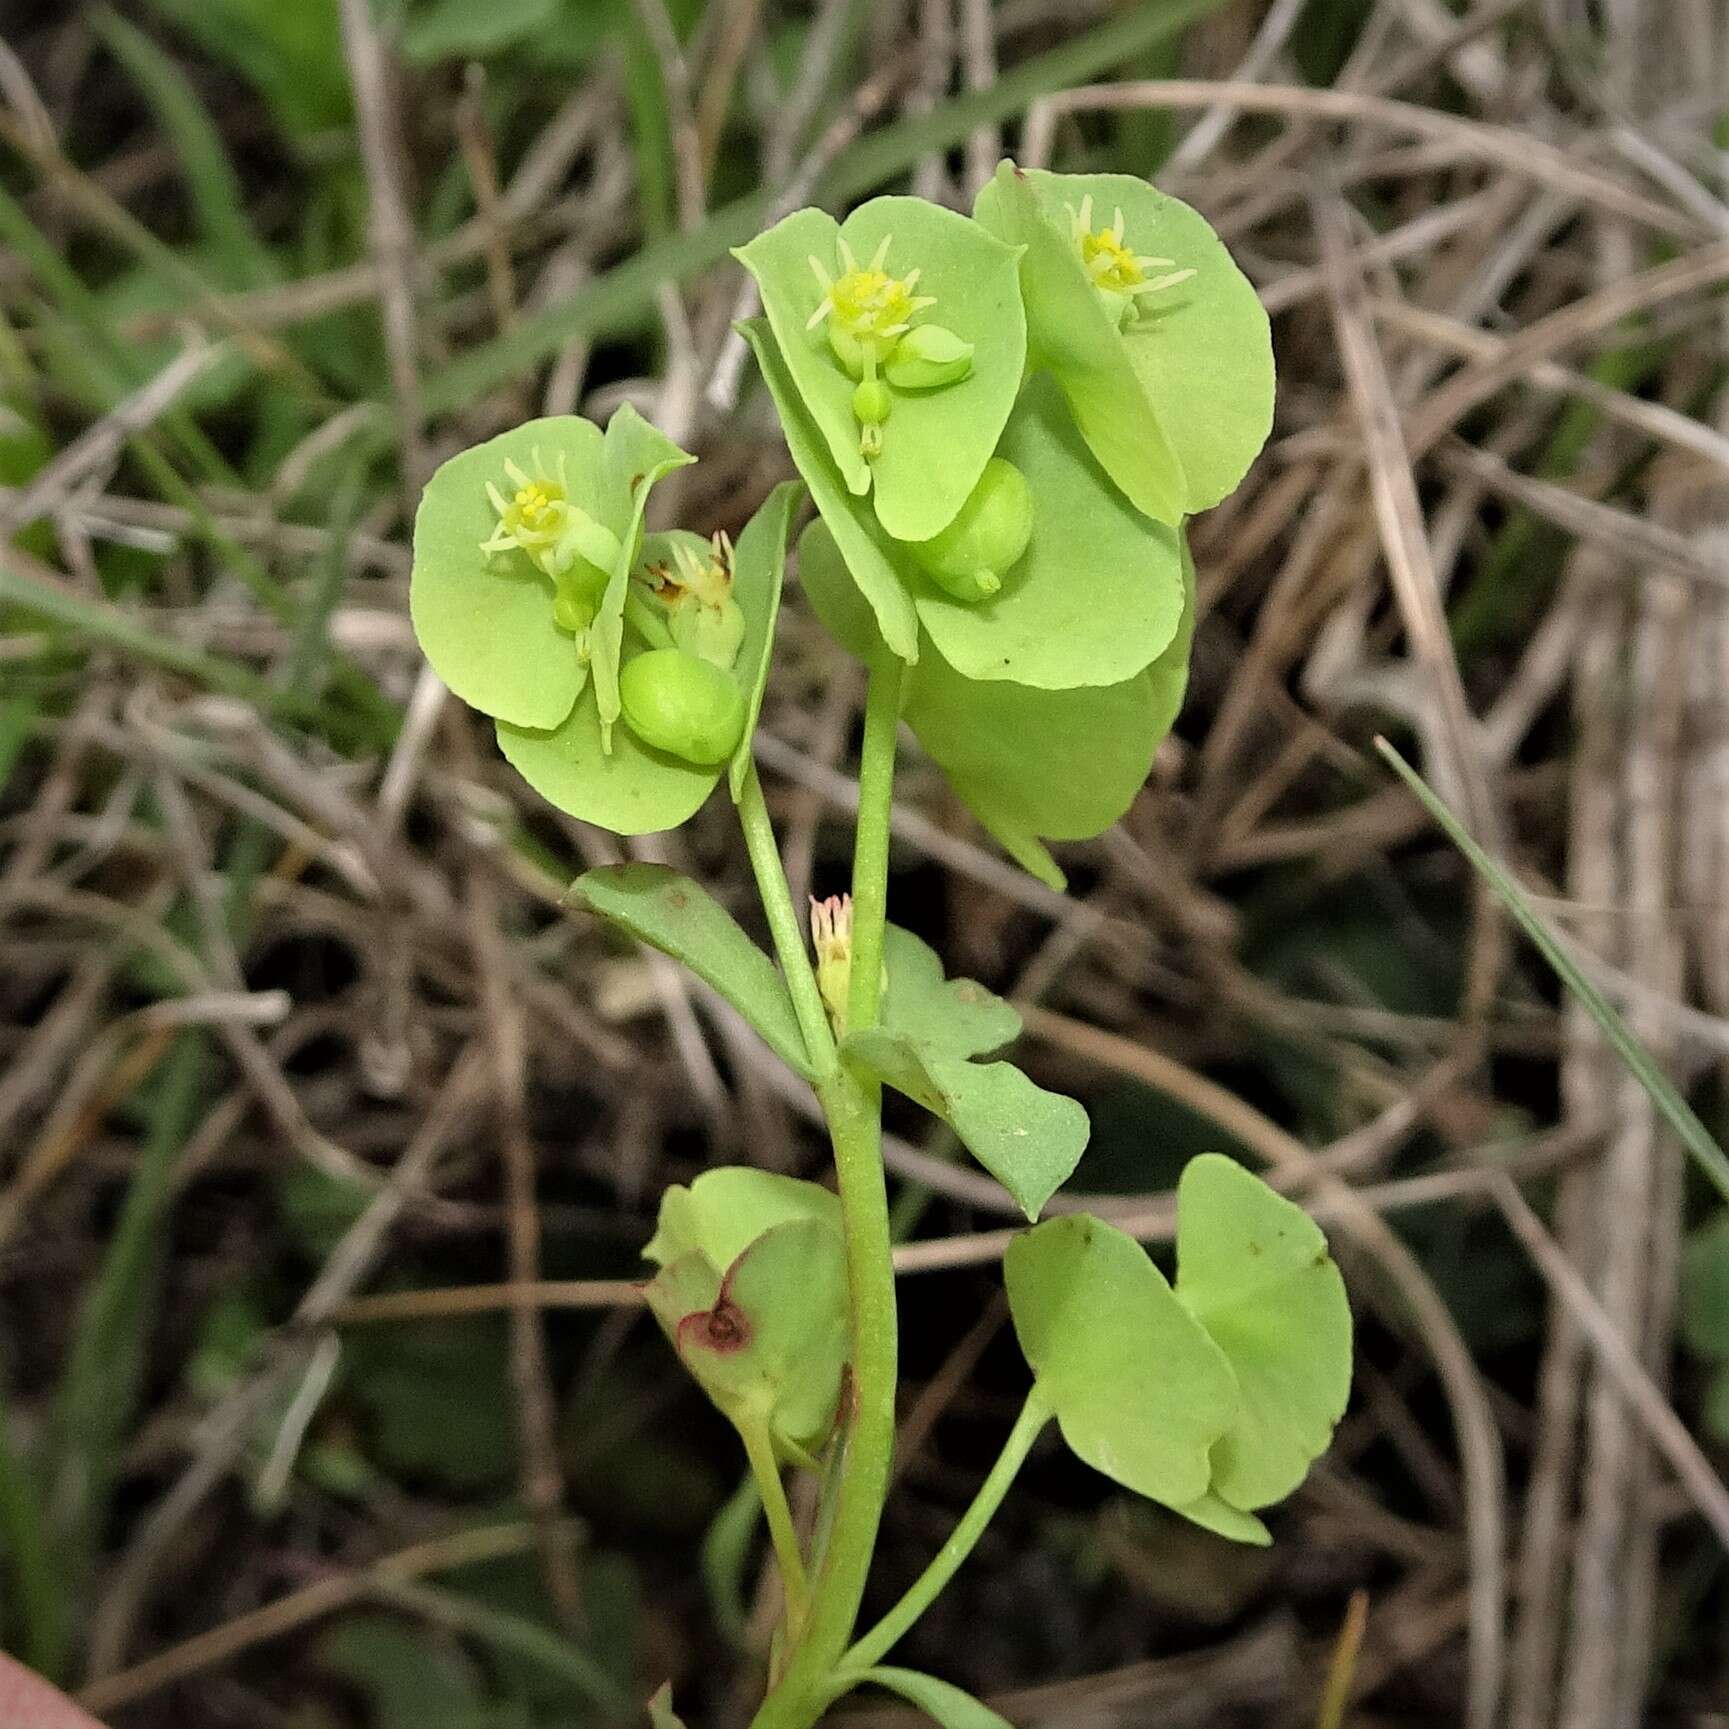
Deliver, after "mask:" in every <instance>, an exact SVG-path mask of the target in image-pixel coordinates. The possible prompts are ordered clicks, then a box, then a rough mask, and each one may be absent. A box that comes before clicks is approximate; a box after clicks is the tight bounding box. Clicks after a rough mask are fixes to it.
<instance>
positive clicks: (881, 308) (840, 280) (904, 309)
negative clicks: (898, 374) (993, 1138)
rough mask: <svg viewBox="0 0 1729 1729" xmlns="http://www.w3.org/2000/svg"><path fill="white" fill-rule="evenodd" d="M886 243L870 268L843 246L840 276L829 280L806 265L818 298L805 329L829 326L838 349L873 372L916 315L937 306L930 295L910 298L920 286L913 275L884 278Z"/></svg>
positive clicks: (813, 263)
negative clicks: (855, 354) (854, 352)
mask: <svg viewBox="0 0 1729 1729" xmlns="http://www.w3.org/2000/svg"><path fill="white" fill-rule="evenodd" d="M891 243H892V242H891V237H890V236H889V235H886V234H885V235H884V236H883V238H882V240H881V242H880V243H879V244H878V246H877V249H876V251H875V252H874V253H873V254H872V255H871V261H870V263H869V264H867V265H864V266H863V267H862V268H861V266H860V265H859V262H858V260H857V259H856V258H855V257H854V256H853V251H852V248H851V247H850V246H848V245H847V243H846V241H844V240H842V241H841V242H840V243H839V251H840V261H841V266H842V268H841V274H840V275H839V276H832V275H830V273H829V271H828V269H827V267H826V266H825V265H824V264H823V262H822V260H821V259H820V258H814V257H813V258H812V259H811V260H810V267H811V270H812V272H813V274H814V275H815V276H816V279H817V281H818V283H819V284H820V285H821V287H822V291H823V294H822V299H821V300H820V301H819V302H818V303H817V308H816V310H815V311H814V312H813V313H812V314H811V315H810V317H809V318H808V319H807V320H806V321H805V328H806V329H807V330H815V329H816V327H817V326H818V325H819V324H821V323H822V322H823V321H824V320H825V319H826V320H828V321H829V324H830V331H831V333H832V335H833V337H834V338H835V340H836V345H837V348H848V349H851V348H857V349H858V350H860V351H861V352H862V353H863V354H864V355H865V356H866V357H867V358H868V360H869V361H870V363H871V364H872V365H873V366H874V365H876V364H879V363H880V362H881V361H882V360H883V359H884V358H885V357H886V355H887V353H888V349H889V348H890V346H891V345H892V344H893V342H894V340H895V338H896V337H898V336H901V335H904V334H905V332H906V331H907V330H909V329H910V328H911V327H912V320H913V318H914V317H915V315H916V314H918V313H920V312H922V311H924V310H925V308H926V307H929V306H935V305H936V298H935V296H934V295H929V294H916V293H914V292H913V291H914V289H916V288H917V286H918V281H919V274H920V273H919V271H918V270H917V269H914V270H910V271H908V272H907V274H906V275H905V276H900V277H896V276H891V275H890V274H889V272H888V269H887V265H888V255H889V248H890V245H891Z"/></svg>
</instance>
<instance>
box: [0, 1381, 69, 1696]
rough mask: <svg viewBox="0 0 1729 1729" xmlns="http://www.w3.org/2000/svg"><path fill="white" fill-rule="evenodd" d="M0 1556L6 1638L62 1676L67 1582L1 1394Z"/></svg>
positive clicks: (53, 1676) (36, 1664)
mask: <svg viewBox="0 0 1729 1729" xmlns="http://www.w3.org/2000/svg"><path fill="white" fill-rule="evenodd" d="M0 1558H3V1559H4V1564H5V1569H6V1575H7V1579H8V1590H7V1592H6V1596H5V1602H6V1607H7V1613H6V1617H5V1620H4V1622H3V1623H0V1631H3V1632H4V1636H5V1638H6V1640H7V1643H8V1644H9V1645H10V1646H11V1648H12V1649H13V1650H15V1651H17V1653H18V1654H19V1656H21V1657H22V1658H23V1659H24V1661H25V1662H26V1663H28V1664H29V1665H30V1667H31V1668H32V1669H34V1670H35V1671H36V1672H37V1673H38V1674H39V1675H46V1676H47V1677H48V1679H49V1680H50V1681H57V1682H63V1681H64V1680H65V1679H66V1645H67V1638H66V1635H67V1631H68V1629H69V1628H70V1626H71V1624H72V1623H71V1605H70V1602H69V1601H68V1595H67V1585H68V1584H69V1581H68V1579H67V1576H66V1570H65V1568H64V1566H63V1565H62V1561H61V1558H60V1557H59V1556H58V1555H56V1554H55V1553H54V1550H53V1548H52V1547H51V1546H50V1544H49V1542H48V1531H47V1521H46V1520H45V1519H44V1517H43V1511H42V1497H41V1493H40V1489H39V1487H38V1484H37V1482H36V1479H35V1477H34V1476H33V1474H32V1473H31V1470H30V1467H29V1464H28V1462H27V1461H26V1459H25V1458H24V1456H23V1455H22V1454H21V1453H20V1452H19V1451H18V1450H17V1448H16V1446H15V1445H14V1443H13V1439H12V1434H11V1429H10V1424H9V1422H8V1419H7V1413H6V1406H5V1403H4V1395H3V1394H0Z"/></svg>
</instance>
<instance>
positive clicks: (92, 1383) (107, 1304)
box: [53, 1032, 206, 1580]
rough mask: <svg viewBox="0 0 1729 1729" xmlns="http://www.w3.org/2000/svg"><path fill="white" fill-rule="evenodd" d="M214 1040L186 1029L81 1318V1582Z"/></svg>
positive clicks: (67, 1542) (64, 1500) (95, 1538)
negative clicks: (178, 1170) (208, 1049)
mask: <svg viewBox="0 0 1729 1729" xmlns="http://www.w3.org/2000/svg"><path fill="white" fill-rule="evenodd" d="M204 1047H205V1040H204V1038H203V1037H202V1036H201V1035H200V1034H198V1033H190V1032H189V1033H181V1034H180V1035H179V1036H178V1037H177V1038H176V1039H175V1040H174V1042H173V1044H172V1045H171V1046H170V1047H169V1049H168V1052H167V1054H166V1056H165V1057H164V1059H163V1062H162V1066H161V1068H160V1070H159V1071H158V1081H157V1085H156V1086H155V1087H154V1088H153V1089H152V1092H151V1097H150V1101H149V1107H148V1109H149V1127H148V1129H147V1131H146V1134H145V1138H144V1144H143V1146H142V1148H141V1149H140V1151H139V1155H138V1160H137V1163H136V1165H135V1167H134V1169H133V1174H132V1181H131V1184H130V1186H129V1187H128V1189H127V1191H126V1199H125V1202H124V1203H123V1205H122V1206H121V1209H120V1217H119V1219H118V1221H117V1223H116V1224H115V1227H114V1231H113V1234H112V1236H111V1237H110V1239H109V1243H108V1248H107V1251H106V1253H105V1254H104V1255H103V1258H102V1266H101V1268H100V1270H99V1271H98V1273H97V1275H96V1281H95V1283H94V1284H93V1285H92V1287H91V1289H90V1293H89V1295H88V1296H87V1297H86V1298H85V1301H84V1305H83V1308H82V1311H81V1313H80V1315H79V1319H78V1326H77V1329H76V1331H75V1334H74V1337H73V1341H72V1346H71V1350H70V1352H69V1353H68V1357H67V1363H66V1369H65V1372H64V1373H63V1374H62V1376H61V1379H60V1386H59V1388H58V1390H57V1395H56V1399H55V1407H54V1423H53V1434H54V1439H55V1447H54V1462H55V1472H56V1475H57V1478H58V1490H57V1492H56V1494H55V1496H54V1505H55V1507H56V1510H57V1512H58V1514H59V1517H60V1520H61V1530H60V1537H61V1542H62V1543H63V1545H64V1546H65V1550H66V1554H65V1555H63V1556H62V1563H63V1565H64V1563H65V1561H66V1559H67V1558H68V1556H69V1557H70V1562H71V1564H70V1566H69V1567H67V1568H66V1570H67V1571H68V1572H69V1573H70V1574H71V1576H72V1578H73V1579H74V1580H83V1579H85V1578H87V1576H88V1575H87V1569H88V1568H89V1567H90V1566H91V1565H92V1564H93V1562H94V1560H95V1557H96V1554H97V1552H98V1546H99V1544H100V1542H101V1532H102V1527H103V1525H104V1523H105V1522H106V1517H107V1509H108V1504H109V1500H110V1497H111V1496H112V1493H113V1489H114V1484H115V1482H116V1480H117V1478H118V1475H119V1468H120V1454H121V1449H122V1448H123V1446H124V1445H125V1441H126V1436H127V1433H128V1431H129V1429H130V1426H131V1423H132V1418H133V1411H134V1407H135V1405H136V1402H137V1397H138V1391H139V1387H140V1385H141V1383H142V1380H143V1375H144V1365H145V1359H146V1354H147V1350H148V1346H149V1341H150V1335H151V1332H152V1329H153V1328H154V1325H155V1320H156V1309H157V1302H158V1299H159V1296H160V1289H161V1267H162V1261H163V1256H164V1253H165V1246H166V1240H167V1213H168V1207H169V1203H170V1200H171V1197H172V1195H173V1188H174V1183H173V1178H174V1166H175V1163H176V1161H177V1160H178V1158H179V1155H180V1149H181V1148H182V1147H183V1146H184V1145H185V1143H186V1137H187V1135H188V1134H189V1133H190V1132H191V1129H192V1126H193V1124H194V1122H195V1121H196V1115H197V1111H198V1107H199V1104H200V1103H201V1101H202V1099H203V1094H204V1085H205V1080H206V1070H205V1063H204V1058H205V1048H204Z"/></svg>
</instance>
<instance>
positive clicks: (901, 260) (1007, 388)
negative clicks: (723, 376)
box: [737, 197, 1026, 540]
mask: <svg viewBox="0 0 1729 1729" xmlns="http://www.w3.org/2000/svg"><path fill="white" fill-rule="evenodd" d="M884 240H887V241H888V243H889V249H888V253H887V256H886V258H885V261H884V269H885V270H887V272H888V273H889V274H890V275H891V276H895V277H904V276H905V275H906V274H907V273H908V272H909V271H911V270H913V269H917V270H918V271H919V279H918V284H917V292H918V293H919V294H920V295H931V296H933V297H934V298H935V301H936V304H935V305H934V306H931V307H928V308H926V309H925V310H924V311H923V312H921V313H919V314H917V315H916V316H917V319H918V322H920V323H929V324H938V325H941V326H942V327H943V328H944V329H946V330H949V331H952V332H953V333H954V334H955V335H956V336H957V337H959V338H960V339H961V340H962V341H963V342H967V343H970V344H971V345H972V348H973V364H972V370H971V371H970V372H969V373H968V374H967V376H966V377H965V378H964V379H962V380H960V381H959V382H957V383H954V384H950V385H946V386H943V387H941V388H938V389H934V390H916V391H900V390H896V391H892V392H891V394H892V399H893V408H892V411H891V413H890V415H889V418H888V421H887V423H886V424H885V425H884V427H883V446H882V451H881V453H880V454H879V455H878V456H877V457H876V458H875V459H874V460H873V461H871V462H866V461H865V460H864V458H863V457H862V456H861V455H860V454H859V423H858V421H857V419H856V418H855V417H854V414H853V407H852V401H853V389H854V385H855V382H856V381H855V379H854V378H853V377H852V376H851V375H850V374H849V373H848V372H847V371H846V370H845V369H844V368H843V367H842V366H841V364H840V363H839V361H837V360H836V359H835V357H834V354H833V352H832V351H831V349H830V347H829V343H828V336H827V331H826V326H824V325H818V326H817V327H816V328H814V329H810V328H807V325H808V324H809V321H810V319H811V316H812V314H813V313H815V311H816V309H817V307H818V305H819V304H820V303H821V301H822V298H823V289H822V286H821V284H820V283H819V282H818V280H817V276H816V273H815V271H814V270H813V269H812V268H811V262H810V261H811V259H812V258H815V259H816V260H817V262H818V263H820V264H821V265H822V266H823V268H824V269H825V270H827V271H828V272H829V273H830V274H831V275H837V276H838V275H839V274H840V273H841V271H842V269H843V266H842V264H841V260H840V243H841V242H842V241H845V242H846V244H847V245H848V246H849V247H850V248H851V250H852V253H853V255H854V257H855V258H856V259H857V261H858V262H859V263H860V264H861V265H863V264H866V263H868V262H869V260H871V259H872V258H873V257H874V256H875V255H876V253H877V249H878V247H879V246H880V245H881V244H882V243H883V241H884ZM737 256H738V258H739V260H740V261H741V262H742V263H743V264H744V266H745V268H746V269H748V270H749V271H750V272H751V274H752V275H753V276H754V277H755V278H756V280H757V285H758V287H759V288H760V289H761V291H762V301H763V310H764V312H765V313H766V314H767V317H768V323H769V326H770V329H771V330H772V332H773V335H774V340H775V343H776V346H777V347H778V349H779V352H780V354H781V357H782V359H783V360H784V362H785V364H786V368H787V372H788V374H789V376H790V378H791V380H792V382H793V384H794V385H795V387H796V388H797V391H798V394H799V396H800V398H801V400H802V401H803V403H804V405H805V408H806V410H807V412H808V414H809V415H810V418H811V420H812V422H813V424H814V425H815V427H816V428H817V430H818V432H819V433H820V434H821V436H822V439H823V442H824V444H825V446H826V447H827V450H828V453H829V456H830V459H831V460H832V462H833V463H834V465H835V468H836V469H837V470H838V472H839V474H840V475H841V478H842V480H843V482H844V484H845V485H846V487H847V489H848V491H849V492H851V493H853V494H855V495H862V494H864V493H866V492H869V491H873V490H874V495H875V503H876V515H877V518H878V520H879V521H880V522H881V523H882V526H883V528H884V529H885V530H887V532H888V533H889V534H890V535H891V536H893V537H894V538H895V539H897V540H929V539H930V538H931V537H932V536H933V535H935V534H937V533H939V532H941V530H942V529H943V528H945V527H946V526H947V525H948V523H949V522H950V521H951V520H952V519H953V517H954V516H955V513H956V512H957V511H959V509H960V507H961V506H962V505H963V504H964V503H965V502H966V498H967V494H968V493H970V492H971V491H972V489H973V486H974V484H975V483H976V482H977V480H978V478H979V476H980V475H981V474H982V473H983V472H984V466H985V464H986V462H988V461H989V460H990V457H991V454H992V452H993V451H994V450H995V448H996V443H997V438H998V436H999V435H1000V434H1001V432H1002V429H1003V424H1004V422H1005V421H1006V420H1007V419H1008V416H1009V410H1010V409H1011V408H1012V407H1013V405H1014V400H1015V393H1016V392H1017V391H1018V390H1019V388H1020V383H1021V375H1022V372H1023V370H1024V367H1025V362H1026V317H1025V313H1024V312H1023V310H1022V307H1021V297H1020V292H1019V284H1018V281H1017V270H1016V255H1015V251H1014V249H1013V248H1012V247H1010V246H1006V245H1004V244H1003V243H1002V242H1001V241H999V240H997V239H996V238H994V237H993V236H992V235H990V234H988V233H986V232H985V231H984V230H983V229H982V228H980V227H979V226H978V225H977V224H976V223H973V222H971V221H969V220H968V219H967V218H966V217H964V216H961V215H958V214H957V213H956V212H954V211H952V210H945V209H944V208H942V207H941V206H940V205H936V204H931V203H929V202H927V201H926V200H924V199H921V198H901V197H889V198H873V199H872V200H871V201H870V202H869V203H867V204H863V205H861V206H860V207H859V208H858V209H857V210H855V211H853V212H852V214H851V215H850V216H848V217H847V219H846V221H845V222H844V223H842V224H840V225H839V226H838V227H837V225H836V224H835V222H834V219H833V218H832V217H830V216H828V215H827V214H825V213H824V212H822V211H820V210H800V211H795V212H794V213H793V214H792V215H791V216H789V217H787V218H786V219H785V220H784V221H782V222H780V223H777V224H776V225H775V226H774V227H773V228H771V229H769V230H768V231H767V232H766V233H764V234H760V235H758V236H757V238H756V239H755V240H753V241H751V242H750V244H749V245H748V246H745V247H742V248H740V249H739V251H738V253H737ZM801 467H802V464H801Z"/></svg>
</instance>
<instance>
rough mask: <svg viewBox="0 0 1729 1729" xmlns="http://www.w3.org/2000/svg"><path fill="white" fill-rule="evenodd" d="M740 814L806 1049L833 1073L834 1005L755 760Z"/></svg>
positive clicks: (819, 1067) (742, 790)
mask: <svg viewBox="0 0 1729 1729" xmlns="http://www.w3.org/2000/svg"><path fill="white" fill-rule="evenodd" d="M738 820H739V826H740V827H741V828H742V829H743V830H744V845H745V851H746V852H747V853H749V854H750V866H751V870H752V871H753V872H754V873H755V875H756V889H757V894H758V895H759V896H760V897H761V899H762V910H763V913H764V915H765V916H766V917H767V919H768V930H769V935H770V937H771V938H772V939H773V940H774V952H775V954H776V955H777V956H778V957H779V959H780V970H781V972H782V974H783V975H784V976H785V978H786V987H787V990H788V991H789V992H790V993H791V995H792V1006H793V1013H794V1014H796V1015H797V1016H798V1026H799V1031H800V1032H801V1033H803V1034H804V1046H805V1051H806V1053H807V1054H808V1055H809V1057H810V1061H811V1067H812V1068H813V1069H814V1070H815V1071H816V1072H817V1073H818V1074H819V1075H822V1074H828V1073H829V1072H830V1071H832V1070H833V1068H834V1066H835V1048H834V1034H833V1033H832V1032H831V1031H830V1030H829V1024H828V1010H827V1009H825V1008H824V1007H823V1003H822V992H821V991H820V990H819V989H818V988H817V982H816V973H815V972H814V971H813V970H812V968H811V964H810V952H809V951H808V950H807V949H806V948H805V945H804V924H803V922H802V921H801V920H800V918H799V916H798V910H797V909H796V908H795V907H794V906H793V904H792V890H791V889H790V888H788V887H787V880H786V869H785V867H784V866H783V865H782V864H781V862H780V846H779V844H778V843H777V842H776V840H775V838H774V824H773V823H772V822H770V820H769V814H768V805H767V804H766V803H765V802H764V800H763V796H762V782H761V781H760V780H759V779H758V778H757V772H756V764H755V762H752V763H751V765H750V767H749V768H747V769H746V770H745V774H744V780H743V782H742V783H741V784H740V786H739V789H738Z"/></svg>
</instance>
